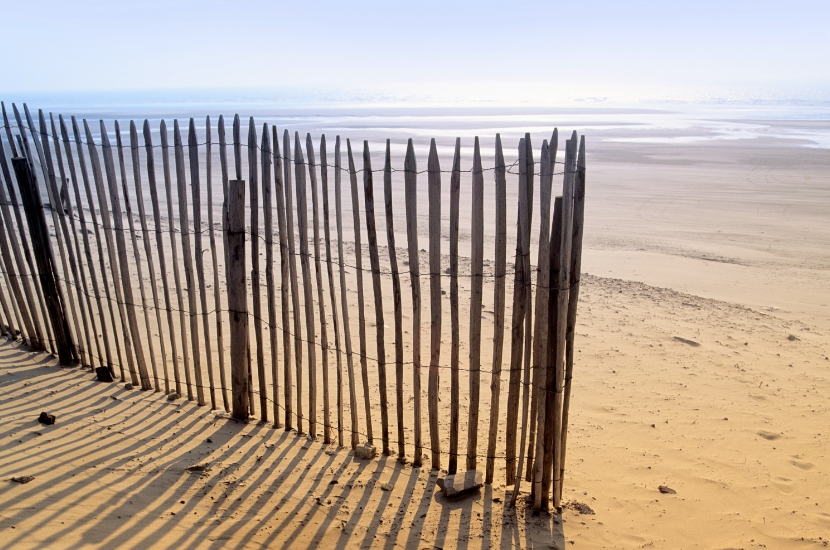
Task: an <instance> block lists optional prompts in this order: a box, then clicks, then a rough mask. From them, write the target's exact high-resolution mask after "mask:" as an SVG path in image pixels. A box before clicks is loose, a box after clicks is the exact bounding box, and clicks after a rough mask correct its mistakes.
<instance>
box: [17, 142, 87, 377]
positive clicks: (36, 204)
mask: <svg viewBox="0 0 830 550" xmlns="http://www.w3.org/2000/svg"><path fill="white" fill-rule="evenodd" d="M12 164H13V165H14V172H15V175H16V176H17V183H18V186H19V187H20V194H21V196H22V198H23V207H24V209H25V211H26V217H27V218H28V221H29V235H31V237H32V248H34V253H35V260H36V261H37V267H38V273H39V279H40V284H41V287H42V288H43V292H44V294H45V297H46V309H47V311H48V313H49V319H50V321H51V322H52V327H53V328H54V330H55V337H56V343H57V346H58V359H59V360H60V363H61V365H69V364H71V363H72V342H71V341H70V335H69V323H68V322H67V320H66V315H65V313H64V308H63V303H62V301H61V298H60V294H59V293H58V283H57V280H56V279H55V274H54V256H53V254H52V247H51V244H50V243H49V229H48V227H47V226H46V217H45V215H44V212H43V204H42V203H41V201H40V193H38V190H37V184H36V182H35V179H34V175H33V174H32V171H31V169H30V167H29V163H28V161H27V160H26V159H24V158H22V157H15V158H13V159H12Z"/></svg>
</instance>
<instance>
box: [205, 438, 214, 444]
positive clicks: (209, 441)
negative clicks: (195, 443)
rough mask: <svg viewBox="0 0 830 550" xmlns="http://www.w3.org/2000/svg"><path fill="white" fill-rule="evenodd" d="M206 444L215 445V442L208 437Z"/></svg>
mask: <svg viewBox="0 0 830 550" xmlns="http://www.w3.org/2000/svg"><path fill="white" fill-rule="evenodd" d="M205 443H213V440H212V439H211V438H209V437H208V438H207V439H206V440H205Z"/></svg>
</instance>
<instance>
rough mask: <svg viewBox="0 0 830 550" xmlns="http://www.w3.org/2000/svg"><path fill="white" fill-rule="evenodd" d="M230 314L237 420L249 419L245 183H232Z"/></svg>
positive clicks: (232, 379) (236, 181)
mask: <svg viewBox="0 0 830 550" xmlns="http://www.w3.org/2000/svg"><path fill="white" fill-rule="evenodd" d="M227 216H228V220H227V221H228V223H227V227H228V310H229V313H230V322H231V396H232V401H233V406H232V408H233V412H232V414H233V417H234V418H236V419H238V420H246V419H247V418H248V407H249V404H248V296H247V292H246V290H247V284H246V281H245V181H244V180H231V181H230V182H228V211H227Z"/></svg>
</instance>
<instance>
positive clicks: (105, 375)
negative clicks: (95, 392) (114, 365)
mask: <svg viewBox="0 0 830 550" xmlns="http://www.w3.org/2000/svg"><path fill="white" fill-rule="evenodd" d="M95 374H96V375H97V376H98V381H99V382H112V381H113V378H112V371H111V370H110V368H109V367H98V368H96V369H95Z"/></svg>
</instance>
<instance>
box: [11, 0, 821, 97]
mask: <svg viewBox="0 0 830 550" xmlns="http://www.w3.org/2000/svg"><path fill="white" fill-rule="evenodd" d="M0 4H2V10H0V13H2V22H3V26H2V44H3V46H4V55H3V61H2V66H1V67H2V68H1V69H0V75H2V78H0V92H7V93H9V92H21V91H29V92H37V91H41V92H55V91H63V90H124V89H129V90H135V89H170V88H179V89H181V88H217V87H220V88H250V87H257V88H267V89H275V90H279V89H284V88H301V89H303V88H323V89H326V90H332V91H334V92H340V91H342V92H343V93H353V92H354V91H355V90H363V91H366V92H367V93H374V92H376V91H381V92H384V91H391V93H392V94H402V95H404V96H406V95H412V96H416V97H417V96H426V97H431V96H441V95H446V96H448V97H450V96H461V97H469V98H471V99H475V98H487V97H502V96H504V97H516V98H527V99H530V98H535V100H539V101H542V102H545V101H546V98H552V100H554V99H556V98H563V97H564V98H567V97H582V96H603V97H619V98H625V97H628V96H630V97H632V98H635V97H660V96H665V97H669V98H670V97H674V96H678V97H680V96H684V95H685V96H693V97H694V96H698V95H699V96H711V97H717V96H719V95H729V94H737V95H740V94H747V95H749V96H752V95H753V94H756V95H758V96H759V97H761V96H776V97H778V96H782V95H783V96H787V97H811V96H821V97H823V98H828V97H830V39H829V38H828V36H829V35H830V2H827V1H826V0H825V1H816V0H789V1H786V2H785V1H778V0H751V1H750V0H735V1H730V0H719V1H712V0H697V1H688V2H686V1H684V2H670V1H651V0H637V1H613V0H583V1H571V2H560V1H557V0H544V1H537V0H525V1H506V0H501V1H492V0H477V1H452V0H437V1H436V0H421V1H415V2H412V1H410V2H393V1H388V0H387V1H376V0H343V1H339V2H320V1H314V0H306V1H294V2H282V1H275V0H269V1H262V0H254V1H249V2H240V1H230V0H223V1H216V0H199V1H192V0H183V1H177V0H165V1H159V0H142V1H120V0H107V1H101V0H73V1H66V0H27V1H26V2H21V1H19V0H1V2H0Z"/></svg>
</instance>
